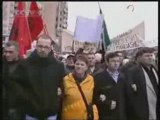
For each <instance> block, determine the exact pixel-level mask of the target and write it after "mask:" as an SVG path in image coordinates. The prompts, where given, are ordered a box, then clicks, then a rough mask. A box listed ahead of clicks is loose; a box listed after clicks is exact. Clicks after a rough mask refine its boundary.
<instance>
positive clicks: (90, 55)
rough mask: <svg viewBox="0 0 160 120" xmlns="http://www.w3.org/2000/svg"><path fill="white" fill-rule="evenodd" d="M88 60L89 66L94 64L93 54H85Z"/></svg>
mask: <svg viewBox="0 0 160 120" xmlns="http://www.w3.org/2000/svg"><path fill="white" fill-rule="evenodd" d="M87 58H88V61H89V66H90V67H93V66H95V64H96V57H95V55H94V54H89V55H87Z"/></svg>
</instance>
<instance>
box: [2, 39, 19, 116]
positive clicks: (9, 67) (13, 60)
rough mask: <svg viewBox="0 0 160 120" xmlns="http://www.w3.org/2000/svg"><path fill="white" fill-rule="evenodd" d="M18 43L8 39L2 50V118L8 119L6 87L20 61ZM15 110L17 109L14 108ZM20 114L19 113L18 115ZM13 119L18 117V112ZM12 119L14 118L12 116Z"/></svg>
mask: <svg viewBox="0 0 160 120" xmlns="http://www.w3.org/2000/svg"><path fill="white" fill-rule="evenodd" d="M18 52H19V45H18V43H17V42H15V41H9V42H7V43H6V44H5V45H4V51H3V67H2V68H3V71H2V72H3V81H2V82H3V97H2V98H3V113H4V114H3V119H10V118H9V116H10V115H11V114H9V111H10V108H9V106H8V89H7V86H8V84H7V81H8V80H9V79H8V77H9V76H10V75H11V74H12V73H13V72H14V71H15V69H16V68H17V65H18V64H19V62H20V58H19V54H18ZM16 111H17V110H16ZM19 116H20V115H19ZM15 117H16V118H15V119H19V117H18V114H17V115H16V116H15ZM12 119H14V118H13V117H12Z"/></svg>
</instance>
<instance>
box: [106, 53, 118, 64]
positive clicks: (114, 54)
mask: <svg viewBox="0 0 160 120" xmlns="http://www.w3.org/2000/svg"><path fill="white" fill-rule="evenodd" d="M114 57H119V55H118V54H117V52H110V53H107V54H106V55H105V60H106V61H107V62H108V61H109V59H110V58H114Z"/></svg>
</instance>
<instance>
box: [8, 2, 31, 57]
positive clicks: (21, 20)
mask: <svg viewBox="0 0 160 120" xmlns="http://www.w3.org/2000/svg"><path fill="white" fill-rule="evenodd" d="M9 40H14V41H17V42H18V43H19V55H20V57H22V58H23V57H24V55H25V54H26V51H27V50H28V49H30V48H31V36H30V31H29V26H28V21H27V16H26V15H25V2H19V3H18V8H17V14H16V16H15V19H14V21H13V26H12V29H11V32H10V37H9Z"/></svg>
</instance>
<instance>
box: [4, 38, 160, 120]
mask: <svg viewBox="0 0 160 120" xmlns="http://www.w3.org/2000/svg"><path fill="white" fill-rule="evenodd" d="M52 44H53V42H52V40H51V39H50V37H49V36H47V35H41V36H39V38H38V40H37V43H36V46H35V49H34V51H32V52H31V53H30V54H29V55H28V56H27V57H26V58H25V59H20V57H19V55H18V53H19V46H18V43H16V42H15V41H9V42H7V43H6V44H5V45H4V48H3V96H2V99H3V119H5V120H158V119H160V108H159V107H158V106H159V104H160V103H159V102H160V101H159V96H160V94H159V89H158V84H159V78H158V72H157V71H158V53H157V55H156V56H155V58H154V57H153V55H154V49H152V48H148V47H144V48H141V49H139V50H138V52H137V53H136V55H135V56H134V59H133V58H132V59H130V60H129V59H127V60H126V59H124V55H123V53H122V52H119V51H116V52H110V53H106V55H105V56H101V57H102V58H103V57H104V60H105V61H104V62H102V60H101V57H99V55H100V54H98V55H97V54H96V53H93V52H89V53H83V49H81V50H80V51H78V52H77V53H76V54H70V55H68V56H67V57H66V59H65V60H64V59H61V58H60V57H57V56H56V55H55V54H54V51H53V50H52V48H53V45H52Z"/></svg>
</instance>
